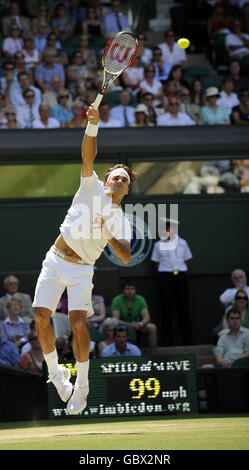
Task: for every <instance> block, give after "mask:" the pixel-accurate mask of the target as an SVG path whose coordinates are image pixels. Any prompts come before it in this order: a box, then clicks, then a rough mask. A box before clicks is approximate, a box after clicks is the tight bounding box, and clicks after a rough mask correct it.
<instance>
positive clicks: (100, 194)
mask: <svg viewBox="0 0 249 470" xmlns="http://www.w3.org/2000/svg"><path fill="white" fill-rule="evenodd" d="M98 215H101V216H102V217H103V218H104V219H105V221H106V226H107V228H108V230H109V232H110V233H111V235H112V236H113V237H115V238H116V239H122V240H127V241H128V242H130V241H131V226H130V223H129V221H128V219H127V217H126V216H125V214H124V212H123V211H122V209H121V207H120V206H117V205H116V206H113V204H112V198H111V197H110V196H108V194H107V192H106V190H105V189H104V183H103V182H102V181H100V180H99V178H98V176H97V174H96V173H95V172H93V175H92V176H89V177H82V176H81V179H80V187H79V189H78V191H77V193H76V194H75V196H74V198H73V201H72V204H71V207H70V208H69V210H68V212H67V215H66V217H65V219H64V221H63V223H62V224H61V226H60V232H61V235H62V237H63V239H64V240H65V242H66V243H67V244H68V246H70V248H72V250H74V251H75V252H76V253H77V254H78V255H79V256H80V257H81V258H82V260H83V261H85V262H86V263H89V264H90V265H94V263H95V261H96V260H97V259H98V258H99V256H100V255H101V253H102V251H103V250H104V248H105V246H106V245H107V240H106V238H104V236H103V234H102V233H101V230H100V228H99V227H98V226H96V224H95V223H94V221H95V219H96V217H97V216H98Z"/></svg>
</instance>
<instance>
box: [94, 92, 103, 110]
mask: <svg viewBox="0 0 249 470" xmlns="http://www.w3.org/2000/svg"><path fill="white" fill-rule="evenodd" d="M102 99H103V95H101V93H98V94H97V96H96V99H95V101H94V103H93V105H94V109H98V108H99V105H100V103H101V101H102Z"/></svg>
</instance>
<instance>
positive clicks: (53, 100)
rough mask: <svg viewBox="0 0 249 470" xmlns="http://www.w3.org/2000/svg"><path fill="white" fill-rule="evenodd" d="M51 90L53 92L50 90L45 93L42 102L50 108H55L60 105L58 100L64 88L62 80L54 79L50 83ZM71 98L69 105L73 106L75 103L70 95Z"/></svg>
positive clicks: (55, 77)
mask: <svg viewBox="0 0 249 470" xmlns="http://www.w3.org/2000/svg"><path fill="white" fill-rule="evenodd" d="M50 88H51V90H48V91H46V92H45V93H43V97H42V98H43V99H42V101H43V102H44V103H47V104H48V105H49V107H50V108H53V107H54V106H57V104H58V101H57V98H58V96H59V92H60V90H61V89H62V88H63V82H62V80H61V79H60V78H59V77H57V76H54V77H52V78H51V82H50ZM69 96H70V98H69V102H68V103H69V105H70V106H72V102H73V101H72V95H71V94H69Z"/></svg>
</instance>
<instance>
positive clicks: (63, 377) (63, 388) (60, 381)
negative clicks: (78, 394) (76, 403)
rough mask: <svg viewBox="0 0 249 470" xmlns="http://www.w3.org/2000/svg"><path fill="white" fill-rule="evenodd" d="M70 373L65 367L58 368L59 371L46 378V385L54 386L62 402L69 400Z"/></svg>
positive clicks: (71, 387)
mask: <svg viewBox="0 0 249 470" xmlns="http://www.w3.org/2000/svg"><path fill="white" fill-rule="evenodd" d="M70 377H71V372H70V370H69V369H68V368H67V367H64V366H59V371H58V372H57V374H56V375H54V376H51V375H49V376H48V380H47V383H49V382H51V383H52V384H54V386H55V388H56V390H57V392H58V394H59V396H60V398H61V400H62V401H67V400H69V398H70V396H71V395H72V391H73V384H72V383H71V382H70Z"/></svg>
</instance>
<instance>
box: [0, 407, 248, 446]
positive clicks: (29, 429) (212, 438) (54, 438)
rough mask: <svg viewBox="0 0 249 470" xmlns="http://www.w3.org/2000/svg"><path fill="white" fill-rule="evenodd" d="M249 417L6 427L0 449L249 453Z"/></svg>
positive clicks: (64, 422) (0, 428) (1, 426)
mask: <svg viewBox="0 0 249 470" xmlns="http://www.w3.org/2000/svg"><path fill="white" fill-rule="evenodd" d="M248 436H249V416H248V415H243V416H238V415H233V416H231V415H228V416H224V415H223V416H208V415H206V416H203V415H196V416H187V417H182V416H179V417H160V418H159V417H150V418H148V417H144V418H140V419H137V418H126V419H122V420H120V419H116V418H113V419H95V420H93V419H85V418H84V419H82V420H81V419H80V418H79V419H74V420H71V419H69V420H60V421H58V420H57V421H56V420H49V421H39V422H17V423H0V450H82V451H84V450H141V451H142V450H249V439H248Z"/></svg>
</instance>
